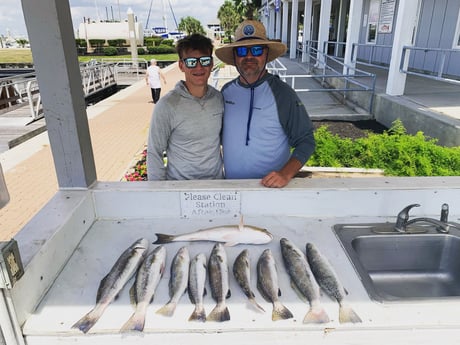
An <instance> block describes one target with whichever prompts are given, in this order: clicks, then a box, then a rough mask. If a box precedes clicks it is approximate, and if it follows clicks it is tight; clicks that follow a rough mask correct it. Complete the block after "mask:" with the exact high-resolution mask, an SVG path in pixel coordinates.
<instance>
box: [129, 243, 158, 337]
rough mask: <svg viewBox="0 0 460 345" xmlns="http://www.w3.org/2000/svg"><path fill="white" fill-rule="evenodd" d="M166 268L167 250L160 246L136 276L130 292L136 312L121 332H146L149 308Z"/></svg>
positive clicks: (147, 258)
mask: <svg viewBox="0 0 460 345" xmlns="http://www.w3.org/2000/svg"><path fill="white" fill-rule="evenodd" d="M165 266H166V249H165V247H163V246H158V247H156V248H155V249H154V250H152V251H151V252H150V253H149V254H148V255H147V256H146V258H145V259H144V261H143V262H142V264H141V266H140V267H139V270H138V271H137V274H136V280H135V281H134V284H133V286H132V287H131V289H130V290H129V293H130V297H131V303H132V304H134V305H135V306H136V310H135V311H134V313H133V314H132V316H131V317H130V318H129V319H128V321H127V322H126V323H125V324H124V325H123V327H122V328H121V332H129V331H139V332H142V331H143V330H144V324H145V314H146V312H147V307H148V306H149V304H150V303H151V302H152V300H153V296H154V294H155V290H156V288H157V286H158V283H159V282H160V279H161V277H162V276H163V273H164V271H165Z"/></svg>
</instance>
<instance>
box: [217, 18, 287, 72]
mask: <svg viewBox="0 0 460 345" xmlns="http://www.w3.org/2000/svg"><path fill="white" fill-rule="evenodd" d="M257 45H264V46H267V47H268V59H267V62H270V61H273V60H275V59H276V58H277V57H279V56H281V55H283V54H284V53H286V50H287V47H286V45H285V44H284V43H281V42H278V41H271V40H269V39H268V38H267V34H266V31H265V27H264V25H263V24H262V23H261V22H259V21H256V20H245V21H244V22H242V23H241V24H240V25H239V26H238V28H237V29H236V31H235V42H233V43H229V44H227V45H225V46H223V47H220V48H218V49H216V55H217V57H218V58H219V59H220V60H222V61H223V62H225V63H226V64H228V65H235V59H234V56H233V48H235V47H250V46H257Z"/></svg>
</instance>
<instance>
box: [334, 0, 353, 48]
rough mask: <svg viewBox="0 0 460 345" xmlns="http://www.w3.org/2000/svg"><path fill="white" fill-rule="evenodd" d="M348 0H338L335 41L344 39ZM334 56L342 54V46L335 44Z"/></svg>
mask: <svg viewBox="0 0 460 345" xmlns="http://www.w3.org/2000/svg"><path fill="white" fill-rule="evenodd" d="M349 3H350V0H340V10H339V20H338V25H337V42H344V41H345V20H346V17H347V8H348V4H349ZM335 47H336V49H335V56H342V52H343V49H344V47H343V46H342V45H338V44H337V45H336V46H335Z"/></svg>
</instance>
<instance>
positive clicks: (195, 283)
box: [188, 253, 207, 322]
mask: <svg viewBox="0 0 460 345" xmlns="http://www.w3.org/2000/svg"><path fill="white" fill-rule="evenodd" d="M206 271H207V264H206V255H205V254H204V253H200V254H198V255H197V256H195V257H194V258H193V259H192V260H191V261H190V270H189V274H188V296H189V298H190V302H192V303H193V304H194V305H195V309H194V310H193V313H192V315H190V317H189V319H188V320H189V321H200V322H205V321H206V311H205V309H204V306H203V297H204V296H205V295H206Z"/></svg>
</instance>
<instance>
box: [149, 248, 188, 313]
mask: <svg viewBox="0 0 460 345" xmlns="http://www.w3.org/2000/svg"><path fill="white" fill-rule="evenodd" d="M189 266H190V255H189V253H188V249H187V247H182V248H180V249H179V250H178V251H177V253H176V255H175V256H174V259H173V261H172V263H171V275H170V277H169V285H168V286H169V301H168V302H167V303H166V304H165V305H164V306H163V307H161V308H160V309H158V310H157V314H160V315H163V316H172V315H173V314H174V311H175V310H176V306H177V303H178V302H179V300H180V298H181V297H182V295H183V294H184V293H185V290H186V289H187V285H188V270H189Z"/></svg>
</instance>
